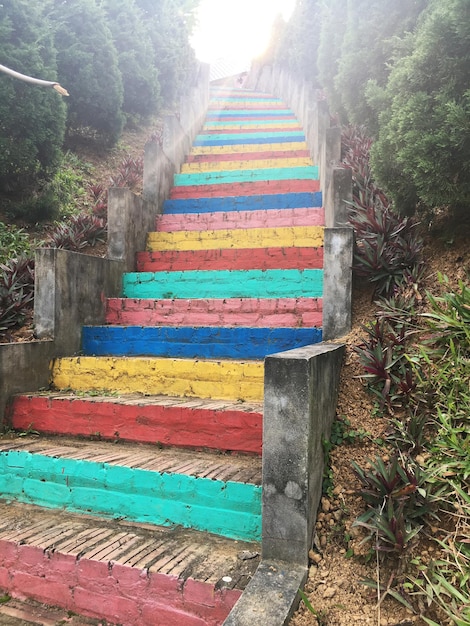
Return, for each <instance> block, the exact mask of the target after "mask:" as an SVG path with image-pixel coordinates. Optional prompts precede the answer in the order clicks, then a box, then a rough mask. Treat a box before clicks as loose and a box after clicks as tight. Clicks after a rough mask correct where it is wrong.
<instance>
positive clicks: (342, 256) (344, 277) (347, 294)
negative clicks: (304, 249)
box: [322, 227, 354, 341]
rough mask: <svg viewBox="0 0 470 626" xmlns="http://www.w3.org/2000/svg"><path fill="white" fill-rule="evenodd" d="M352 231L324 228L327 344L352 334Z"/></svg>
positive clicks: (325, 333)
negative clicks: (349, 333) (350, 332)
mask: <svg viewBox="0 0 470 626" xmlns="http://www.w3.org/2000/svg"><path fill="white" fill-rule="evenodd" d="M353 251H354V231H353V229H352V228H347V227H345V228H325V241H324V271H323V328H322V334H323V340H324V341H329V340H331V339H336V338H338V337H341V336H343V335H345V334H347V333H348V332H349V331H350V330H351V315H352V314H351V309H352V306H351V301H352V264H353Z"/></svg>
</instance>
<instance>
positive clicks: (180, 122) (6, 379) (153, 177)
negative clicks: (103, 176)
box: [0, 64, 209, 425]
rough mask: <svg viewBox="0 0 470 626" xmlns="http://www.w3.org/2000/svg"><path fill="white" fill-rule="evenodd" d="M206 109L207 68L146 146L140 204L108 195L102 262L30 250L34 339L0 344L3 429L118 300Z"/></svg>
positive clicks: (126, 195) (127, 194) (113, 192)
mask: <svg viewBox="0 0 470 626" xmlns="http://www.w3.org/2000/svg"><path fill="white" fill-rule="evenodd" d="M208 103H209V66H207V65H204V64H201V65H200V66H199V69H198V72H197V74H196V76H195V80H194V84H193V87H192V89H191V90H190V92H189V93H188V95H187V96H185V97H184V98H182V100H181V103H180V108H179V112H178V113H177V114H175V115H172V116H170V115H167V116H165V118H164V124H163V140H162V142H161V145H160V144H159V143H158V142H153V141H152V142H151V143H149V144H147V146H146V148H145V156H144V189H143V194H142V198H140V197H138V196H136V195H135V194H133V193H132V192H131V191H129V190H128V189H123V188H112V189H110V190H109V198H108V257H107V258H100V257H92V256H88V255H84V254H80V253H76V252H70V251H67V250H58V249H41V250H38V251H37V252H36V263H35V267H36V270H35V274H36V278H35V298H34V326H35V336H36V337H37V340H35V341H31V342H24V343H14V344H0V421H1V423H3V424H4V425H5V407H6V405H7V402H8V399H9V398H10V397H11V396H12V395H13V394H17V393H26V392H34V391H37V390H38V389H40V388H43V387H47V386H48V384H49V379H50V372H49V367H50V362H51V360H52V359H54V358H55V357H59V356H67V355H72V354H74V353H76V352H78V351H79V350H80V343H81V330H82V326H83V325H93V324H101V323H103V322H104V315H105V302H106V298H109V297H113V296H117V295H119V294H120V292H121V276H122V273H123V272H126V271H130V270H133V269H134V267H135V264H134V259H135V254H136V252H137V251H139V250H143V249H144V248H145V238H146V235H147V232H148V231H149V230H152V229H153V228H154V224H155V218H156V216H157V214H158V213H159V212H160V211H161V208H162V204H163V201H164V199H165V198H166V197H167V196H168V193H169V191H170V188H171V186H172V184H173V175H174V173H175V172H177V171H178V170H179V168H180V166H181V163H182V161H183V159H184V156H185V152H186V153H187V150H188V147H189V146H190V145H191V143H192V141H193V138H194V136H195V135H196V134H197V132H198V131H199V129H200V128H201V126H202V123H203V120H204V116H205V112H206V110H207V107H208ZM169 138H173V139H169ZM173 140H174V141H175V145H173ZM165 145H166V148H165Z"/></svg>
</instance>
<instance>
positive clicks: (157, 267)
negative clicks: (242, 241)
mask: <svg viewBox="0 0 470 626" xmlns="http://www.w3.org/2000/svg"><path fill="white" fill-rule="evenodd" d="M136 260H137V271H138V272H158V271H161V272H163V271H168V272H176V271H185V270H227V269H229V270H253V269H254V270H268V269H284V270H287V269H304V270H305V269H321V268H322V267H323V248H322V247H321V248H281V247H276V248H244V249H233V248H224V249H219V250H162V251H159V252H138V253H137V255H136Z"/></svg>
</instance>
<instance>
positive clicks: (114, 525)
mask: <svg viewBox="0 0 470 626" xmlns="http://www.w3.org/2000/svg"><path fill="white" fill-rule="evenodd" d="M323 224H324V213H323V208H322V198H321V191H320V189H319V181H318V170H317V168H316V166H315V164H313V163H312V161H311V160H310V157H309V152H308V150H307V146H306V143H305V137H304V134H303V131H302V129H301V128H300V127H299V125H298V122H297V120H296V119H295V116H294V115H293V113H292V111H291V110H290V109H288V108H287V107H286V106H285V105H284V104H283V103H282V102H280V101H279V100H278V99H277V98H273V97H270V96H267V95H266V94H259V93H256V92H246V91H236V90H235V91H230V90H229V91H226V90H216V91H214V92H213V94H212V99H211V103H210V107H209V110H208V113H207V118H206V122H205V125H204V127H203V128H202V130H201V132H200V134H199V135H198V136H197V137H196V139H195V141H194V145H193V148H192V150H191V153H190V154H189V155H188V158H187V160H186V163H185V164H184V165H183V167H182V168H181V172H180V173H178V174H176V175H175V180H174V187H173V188H172V190H171V192H170V197H169V199H168V200H167V201H166V202H165V205H164V209H163V215H161V216H159V217H158V218H157V220H156V224H155V231H154V232H152V233H149V234H148V241H147V250H145V251H142V252H140V253H139V254H138V255H137V259H136V271H135V272H130V273H127V274H125V275H124V276H123V282H122V297H121V298H112V299H110V300H108V301H107V312H106V324H105V325H102V326H95V327H91V326H90V327H84V329H83V341H82V354H80V355H77V356H73V357H63V358H60V359H56V361H55V362H54V363H53V364H52V365H51V381H52V385H53V387H54V388H55V391H50V392H42V393H38V394H30V395H27V396H25V395H23V396H19V397H17V398H15V399H14V401H13V402H12V405H11V423H12V425H13V427H14V428H16V429H18V430H25V431H31V430H35V431H38V432H40V433H41V435H40V437H39V438H37V437H31V436H27V437H21V438H13V439H12V440H11V441H10V442H4V445H3V446H1V447H0V466H1V467H2V472H1V475H2V479H1V481H0V482H1V484H2V490H3V493H4V494H5V496H6V497H8V499H10V500H12V501H16V502H17V504H15V506H14V511H13V512H14V513H15V515H16V511H18V515H17V517H15V515H13V513H12V515H11V516H8V515H6V517H5V520H6V521H4V523H3V525H2V522H0V560H1V561H3V563H2V562H1V561H0V586H3V587H4V588H5V589H10V590H12V591H15V589H17V588H18V581H22V582H23V583H25V582H26V581H27V584H24V587H25V588H29V589H31V597H33V598H34V599H37V600H40V601H42V602H47V603H48V604H57V605H60V606H64V607H66V608H68V609H70V610H76V611H77V612H80V613H82V614H85V615H90V616H93V617H99V618H106V619H108V620H109V621H115V622H118V623H121V624H129V625H133V626H135V624H137V623H138V624H142V625H143V626H146V625H147V624H148V625H152V626H153V625H161V626H168V624H172V625H175V626H180V625H181V626H193V625H194V626H203V625H205V624H207V625H208V626H209V625H210V626H216V625H218V624H222V623H223V621H224V619H225V617H226V615H227V614H228V612H229V611H230V609H231V607H232V606H233V604H234V603H235V602H236V600H237V598H238V597H239V595H240V594H241V592H242V590H243V588H244V586H245V585H246V583H247V582H248V580H249V579H250V577H251V575H252V574H253V572H254V570H255V568H256V566H257V563H258V562H259V551H260V550H259V541H260V539H261V458H260V455H261V450H262V406H263V405H262V403H263V384H264V364H263V360H264V357H265V356H266V355H268V354H273V353H275V352H280V351H284V350H288V349H291V348H295V347H300V346H304V345H308V344H311V343H315V342H318V341H321V324H322V294H323ZM0 506H1V505H0ZM18 507H29V508H28V509H27V510H28V515H31V516H32V517H31V518H32V519H33V520H34V521H33V522H32V524H33V525H32V527H29V526H28V524H25V523H22V524H19V523H18V516H20V515H21V514H20V513H19V511H21V510H22V509H21V508H18ZM49 510H54V511H55V512H54V515H53V518H54V520H55V521H54V523H52V521H51V520H52V518H51V516H50V514H49V513H48V511H49ZM84 514H86V515H87V516H88V517H86V518H85V517H83V515H84ZM105 520H107V521H105ZM14 525H16V526H14ZM14 528H17V529H18V531H17V532H16V531H15V530H14ZM204 537H206V541H205V540H204ZM152 538H153V541H152V540H151V539H152ZM234 540H235V541H236V542H237V543H236V544H234V543H233V541H234ZM224 551H225V554H226V555H228V556H227V559H224V556H223V554H224ZM13 553H14V556H12V554H13ZM243 554H245V555H248V557H246V558H245V557H244V556H243ZM237 555H238V556H237ZM240 555H241V556H240ZM8 559H9V560H8ZM7 560H8V563H9V564H11V567H10V569H9V570H8V572H7V571H6V570H5V571H4V570H2V567H5V564H6V563H7ZM28 562H31V563H33V564H34V566H33V568H32V570H31V572H29V571H28V570H27V568H26V566H24V565H23V563H28ZM3 571H4V573H3V574H2V572H3ZM59 573H60V575H59ZM87 576H88V577H87ZM87 594H88V595H89V596H90V601H89V603H88V604H86V602H85V596H86V595H87ZM152 609H153V610H152Z"/></svg>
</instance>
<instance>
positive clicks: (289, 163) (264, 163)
mask: <svg viewBox="0 0 470 626" xmlns="http://www.w3.org/2000/svg"><path fill="white" fill-rule="evenodd" d="M310 165H312V166H313V161H312V159H310V158H308V157H303V158H299V157H297V158H295V157H294V158H282V157H281V158H278V159H255V160H253V161H219V162H218V163H212V162H202V163H185V164H184V165H183V166H182V167H181V173H182V174H192V173H194V172H218V171H220V172H223V171H226V170H251V169H266V168H280V167H307V166H310Z"/></svg>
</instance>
